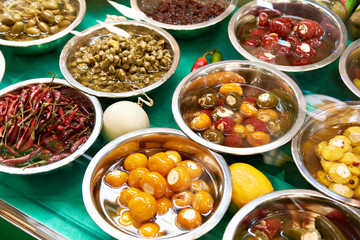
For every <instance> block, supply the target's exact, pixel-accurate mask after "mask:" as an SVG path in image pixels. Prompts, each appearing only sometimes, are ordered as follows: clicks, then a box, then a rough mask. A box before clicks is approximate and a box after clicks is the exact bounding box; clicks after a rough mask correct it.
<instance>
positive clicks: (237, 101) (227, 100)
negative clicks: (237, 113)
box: [224, 92, 241, 110]
mask: <svg viewBox="0 0 360 240" xmlns="http://www.w3.org/2000/svg"><path fill="white" fill-rule="evenodd" d="M224 104H225V106H227V107H228V108H230V109H232V110H239V108H240V105H241V96H240V94H239V93H237V92H228V93H227V94H225V96H224Z"/></svg>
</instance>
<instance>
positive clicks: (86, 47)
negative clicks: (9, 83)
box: [60, 20, 180, 98]
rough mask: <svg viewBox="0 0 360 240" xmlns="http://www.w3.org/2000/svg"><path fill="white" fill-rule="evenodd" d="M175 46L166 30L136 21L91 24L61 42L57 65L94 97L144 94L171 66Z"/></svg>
mask: <svg viewBox="0 0 360 240" xmlns="http://www.w3.org/2000/svg"><path fill="white" fill-rule="evenodd" d="M179 60H180V49H179V46H178V44H177V42H176V40H175V39H174V38H173V37H172V36H171V35H170V34H169V33H168V32H166V31H165V30H163V29H161V28H158V27H156V26H153V25H150V24H148V23H145V22H140V21H131V20H127V21H114V22H111V23H100V24H98V25H95V26H92V27H90V28H88V29H86V30H84V31H83V32H81V34H80V35H79V36H74V37H73V38H72V39H70V41H69V42H68V43H67V44H66V45H65V47H64V49H63V50H62V52H61V55H60V69H61V72H62V74H63V75H64V77H65V79H66V80H67V81H68V82H69V83H70V84H71V85H73V86H74V87H76V88H78V89H80V90H82V91H84V92H86V93H88V94H91V95H94V96H97V97H107V98H125V97H132V96H137V95H140V94H144V93H146V92H149V91H152V90H154V89H155V88H157V87H159V86H160V85H161V84H163V83H164V82H166V81H167V80H168V79H169V78H170V77H171V76H172V75H173V73H174V72H175V71H176V69H177V66H178V64H179Z"/></svg>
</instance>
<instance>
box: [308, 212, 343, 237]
mask: <svg viewBox="0 0 360 240" xmlns="http://www.w3.org/2000/svg"><path fill="white" fill-rule="evenodd" d="M315 228H316V229H317V230H318V231H319V232H320V235H321V237H322V238H323V239H330V240H346V237H345V236H344V235H343V233H342V232H341V230H340V229H339V228H338V227H337V226H336V225H335V224H334V223H333V222H332V221H330V220H329V219H328V218H327V217H325V216H317V217H316V218H315Z"/></svg>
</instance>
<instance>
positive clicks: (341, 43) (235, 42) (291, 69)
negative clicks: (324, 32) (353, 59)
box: [228, 0, 348, 72]
mask: <svg viewBox="0 0 360 240" xmlns="http://www.w3.org/2000/svg"><path fill="white" fill-rule="evenodd" d="M262 1H266V2H276V3H283V2H285V3H288V2H294V3H302V2H303V3H304V4H310V5H313V6H314V7H316V8H317V9H319V10H321V14H323V13H325V14H326V15H328V16H330V18H331V19H332V20H333V21H334V23H335V26H337V28H338V29H340V31H339V32H340V39H339V45H338V47H337V48H336V49H335V50H334V51H333V53H331V54H330V55H329V56H328V57H326V58H324V59H323V60H321V61H318V62H315V63H313V64H308V65H303V66H286V65H279V64H275V63H268V62H265V61H263V60H260V59H258V58H257V57H255V56H253V55H251V54H250V53H249V52H248V51H246V50H245V49H244V48H243V47H242V46H241V44H240V43H239V42H238V40H237V37H236V35H235V31H234V27H235V26H236V24H237V22H238V18H239V16H240V15H241V14H242V13H243V12H246V11H247V10H249V9H251V8H252V7H255V6H258V2H257V1H252V2H249V3H247V4H245V5H244V6H242V7H241V8H239V9H238V10H237V11H236V12H235V13H234V15H233V16H232V17H231V19H230V22H229V25H228V35H229V38H230V42H231V44H232V45H233V47H234V48H235V49H236V50H237V51H238V52H239V53H240V54H241V55H242V56H244V57H245V58H246V59H248V60H251V61H255V62H261V63H266V64H269V65H271V66H273V67H275V68H276V69H279V70H281V71H284V72H305V71H311V70H315V69H318V68H321V67H324V66H326V65H328V64H330V63H332V62H333V61H335V60H336V59H337V58H338V57H339V56H340V55H341V53H342V52H343V51H344V49H345V48H346V45H347V41H348V33H347V30H346V26H345V24H344V23H343V21H342V20H341V18H340V17H339V16H338V15H336V14H335V13H334V12H333V11H331V10H330V9H329V8H328V7H326V6H324V5H321V4H320V3H317V2H315V1H311V0H262Z"/></svg>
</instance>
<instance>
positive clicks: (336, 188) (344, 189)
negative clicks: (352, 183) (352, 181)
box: [329, 183, 354, 198]
mask: <svg viewBox="0 0 360 240" xmlns="http://www.w3.org/2000/svg"><path fill="white" fill-rule="evenodd" d="M329 189H330V190H331V191H333V192H336V193H337V194H340V195H341V196H344V197H348V198H351V197H352V196H354V191H353V190H352V189H351V188H349V187H348V186H346V185H343V184H338V183H332V184H330V186H329Z"/></svg>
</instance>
